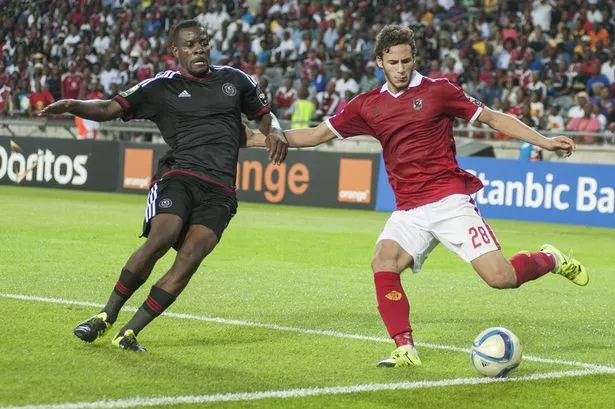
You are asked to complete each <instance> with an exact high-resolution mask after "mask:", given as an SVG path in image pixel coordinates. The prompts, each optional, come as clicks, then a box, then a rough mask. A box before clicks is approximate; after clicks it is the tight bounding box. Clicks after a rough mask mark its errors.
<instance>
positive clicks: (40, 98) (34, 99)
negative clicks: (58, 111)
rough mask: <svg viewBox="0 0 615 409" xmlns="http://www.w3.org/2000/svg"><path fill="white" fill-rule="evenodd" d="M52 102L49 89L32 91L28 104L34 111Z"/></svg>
mask: <svg viewBox="0 0 615 409" xmlns="http://www.w3.org/2000/svg"><path fill="white" fill-rule="evenodd" d="M52 102H53V95H51V92H49V91H41V92H33V93H32V94H30V106H31V107H32V110H34V111H35V112H38V111H40V110H41V109H43V108H45V107H46V106H47V105H50V104H51V103H52Z"/></svg>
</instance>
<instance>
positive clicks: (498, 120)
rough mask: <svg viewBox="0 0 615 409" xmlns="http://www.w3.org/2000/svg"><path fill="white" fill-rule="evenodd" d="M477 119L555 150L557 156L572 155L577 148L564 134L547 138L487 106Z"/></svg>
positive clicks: (537, 144) (506, 132) (514, 135)
mask: <svg viewBox="0 0 615 409" xmlns="http://www.w3.org/2000/svg"><path fill="white" fill-rule="evenodd" d="M477 119H478V120H479V121H480V122H483V123H485V124H487V125H489V126H490V127H491V128H493V129H495V130H496V131H499V132H502V133H504V134H506V135H509V136H512V137H513V138H516V139H520V140H522V141H525V142H529V143H531V144H532V145H536V146H539V147H541V148H543V149H546V150H548V151H555V153H557V154H558V155H559V156H563V157H565V158H567V157H568V156H570V155H572V152H573V151H574V150H575V149H576V148H577V147H576V144H575V143H574V141H573V140H572V139H570V138H568V137H566V136H556V137H554V138H547V137H545V136H543V135H542V134H540V133H539V132H537V131H536V130H534V129H532V128H530V127H529V126H527V125H526V124H524V123H523V122H521V121H520V120H518V119H517V118H515V117H514V116H511V115H508V114H504V113H502V112H496V111H492V110H491V109H489V108H487V107H485V108H484V109H483V111H482V112H481V113H480V115H478V118H477Z"/></svg>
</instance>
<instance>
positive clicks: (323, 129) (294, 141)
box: [246, 122, 335, 148]
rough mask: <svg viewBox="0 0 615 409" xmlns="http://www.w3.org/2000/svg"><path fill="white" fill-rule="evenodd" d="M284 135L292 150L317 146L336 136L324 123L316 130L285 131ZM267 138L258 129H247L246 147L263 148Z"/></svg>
mask: <svg viewBox="0 0 615 409" xmlns="http://www.w3.org/2000/svg"><path fill="white" fill-rule="evenodd" d="M284 135H285V136H286V139H287V140H288V146H290V147H291V148H304V147H311V146H317V145H320V144H321V143H325V142H328V141H330V140H331V139H333V138H335V134H334V133H333V132H332V131H331V130H330V129H329V127H328V126H327V125H326V124H325V123H324V122H323V123H321V124H320V125H318V126H317V127H315V128H299V129H288V130H286V131H284ZM266 139H267V138H266V137H265V135H263V133H262V132H261V131H259V130H258V129H251V128H248V127H246V146H247V147H261V148H264V147H265V146H267V145H266Z"/></svg>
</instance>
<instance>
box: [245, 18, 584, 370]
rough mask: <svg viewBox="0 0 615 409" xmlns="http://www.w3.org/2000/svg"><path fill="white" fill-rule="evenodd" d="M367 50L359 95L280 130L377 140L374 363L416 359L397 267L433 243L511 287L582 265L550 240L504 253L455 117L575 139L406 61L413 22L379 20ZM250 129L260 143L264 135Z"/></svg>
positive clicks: (524, 136) (304, 140) (567, 147)
mask: <svg viewBox="0 0 615 409" xmlns="http://www.w3.org/2000/svg"><path fill="white" fill-rule="evenodd" d="M375 53H376V63H377V64H378V66H379V67H380V68H382V69H383V70H384V74H385V78H386V84H384V85H383V86H382V87H378V88H376V89H373V90H371V91H369V92H366V93H363V94H361V95H359V96H357V97H356V98H354V99H353V100H352V101H351V102H350V103H349V104H348V105H347V106H346V108H345V109H344V110H343V111H342V112H340V113H339V114H337V115H335V116H333V117H331V118H329V119H327V120H326V121H325V122H323V123H321V124H320V125H318V126H317V127H315V128H305V129H292V130H287V131H284V134H285V135H286V138H287V139H288V143H289V146H294V147H302V146H316V145H319V144H321V143H324V142H326V141H329V140H331V139H333V138H335V137H337V138H341V139H343V138H348V137H351V136H355V135H372V136H373V137H375V138H376V139H378V140H379V141H380V143H381V145H382V153H383V157H384V163H385V167H386V171H387V174H388V179H389V183H390V184H391V187H392V188H393V192H394V193H395V201H396V210H395V211H394V212H393V214H392V215H391V217H390V218H389V220H388V221H387V222H386V224H385V226H384V229H383V231H382V233H381V234H380V236H379V238H378V240H377V243H376V249H375V254H374V257H373V259H372V269H373V272H374V281H375V285H376V296H377V300H378V310H379V312H380V315H381V317H382V320H383V321H384V324H385V326H386V328H387V330H388V332H389V335H390V336H391V338H393V339H394V341H395V343H396V346H397V349H395V351H393V353H392V354H391V356H390V357H388V358H386V359H384V360H382V361H380V362H379V363H378V366H384V367H393V366H408V365H420V364H421V360H420V358H419V356H418V354H417V351H416V349H415V348H414V341H413V339H412V328H411V326H410V321H409V313H410V304H409V302H408V299H407V298H406V294H405V293H404V289H403V288H402V285H401V281H400V273H401V272H402V271H403V270H405V269H406V268H408V267H409V268H411V269H412V270H413V271H414V272H418V271H419V270H420V269H421V266H422V265H423V262H424V261H425V259H426V258H427V256H428V255H429V253H430V252H431V251H432V250H433V249H434V247H435V246H436V245H437V244H438V243H442V244H443V245H444V246H446V247H447V248H448V249H449V250H451V251H453V252H455V253H456V254H457V255H459V256H460V257H461V258H463V259H464V260H465V261H466V262H469V263H471V264H472V267H474V270H476V272H477V273H478V274H479V275H480V277H481V278H482V279H483V280H484V281H485V282H486V283H487V284H488V285H490V286H491V287H493V288H517V287H519V286H520V285H522V284H523V283H525V282H527V281H530V280H534V279H537V278H539V277H541V276H543V275H544V274H546V273H549V272H553V273H555V274H559V275H562V276H564V277H566V278H567V279H569V280H570V281H572V282H573V283H575V284H578V285H586V284H587V282H588V280H589V278H588V273H587V271H586V269H585V267H584V266H583V265H581V264H580V263H579V262H578V261H577V260H575V259H573V258H570V257H568V256H566V255H564V254H562V253H561V252H560V251H559V250H557V249H556V248H555V247H553V246H552V245H549V244H546V245H543V246H542V247H541V248H540V251H537V252H528V251H522V252H519V253H517V254H515V255H513V256H512V257H511V258H510V259H506V258H505V257H504V255H503V254H502V251H501V250H500V245H499V243H498V241H497V239H496V238H495V235H494V234H493V232H492V231H491V229H490V228H489V225H488V224H487V223H486V222H485V221H484V220H483V218H482V217H481V216H480V214H479V212H478V209H477V206H476V204H475V203H474V201H473V200H472V198H471V196H470V195H472V194H473V193H475V192H477V191H478V190H480V189H481V188H482V187H483V185H482V183H481V181H480V179H478V178H477V177H475V176H473V175H471V174H470V173H468V172H466V171H464V170H463V169H460V168H459V165H458V164H457V160H456V159H455V140H454V139H453V124H454V118H455V117H458V118H462V119H465V120H469V121H470V122H473V121H476V120H478V121H480V122H482V123H485V124H487V125H489V126H490V127H491V128H493V129H495V130H497V131H499V132H503V133H505V134H507V135H510V136H512V137H515V138H517V139H520V140H523V141H527V142H529V143H531V144H533V145H535V146H539V147H541V148H543V149H546V150H549V151H556V152H557V153H559V154H560V155H562V156H569V155H570V154H571V153H572V151H574V149H575V144H574V142H573V141H572V140H570V139H569V138H567V137H564V136H557V137H555V138H546V137H544V136H542V135H541V134H540V133H538V132H536V131H535V130H533V129H532V128H530V127H528V126H526V125H525V124H523V123H522V122H521V121H519V120H517V119H516V118H514V117H512V116H509V115H506V114H503V113H499V112H495V111H492V110H490V109H489V108H488V107H486V106H485V105H483V104H482V103H481V102H478V101H476V100H474V99H472V98H470V97H468V96H467V95H465V94H464V92H463V91H462V90H461V88H460V87H459V86H457V85H456V84H454V83H452V82H450V81H449V80H446V79H430V78H427V77H424V76H423V75H421V74H420V73H418V72H416V71H414V62H415V56H416V46H415V39H414V32H413V31H412V30H411V29H409V28H407V27H402V26H398V25H388V26H385V27H384V28H383V29H382V30H381V32H380V33H379V34H378V36H377V38H376V44H375ZM250 137H251V138H253V139H254V141H253V143H256V144H258V145H264V137H263V135H259V134H258V133H255V134H254V135H250ZM258 138H260V139H261V140H260V141H259V142H255V141H256V139H258Z"/></svg>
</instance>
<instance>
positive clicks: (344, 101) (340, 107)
mask: <svg viewBox="0 0 615 409" xmlns="http://www.w3.org/2000/svg"><path fill="white" fill-rule="evenodd" d="M352 98H353V93H352V92H351V91H349V90H346V92H344V96H343V97H342V98H340V102H339V104H337V107H336V108H335V113H334V115H338V114H339V113H340V112H342V111H343V110H344V108H346V105H348V103H349V102H350V100H351V99H352Z"/></svg>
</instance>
